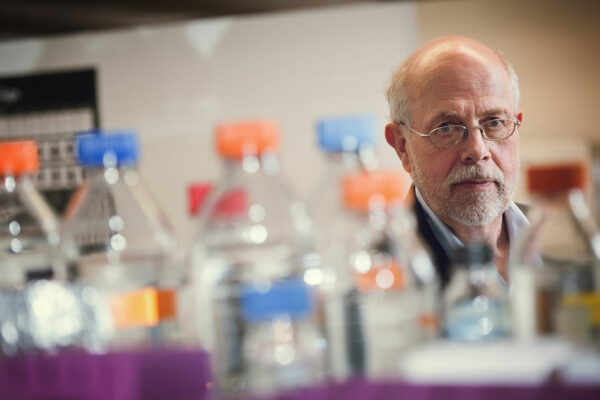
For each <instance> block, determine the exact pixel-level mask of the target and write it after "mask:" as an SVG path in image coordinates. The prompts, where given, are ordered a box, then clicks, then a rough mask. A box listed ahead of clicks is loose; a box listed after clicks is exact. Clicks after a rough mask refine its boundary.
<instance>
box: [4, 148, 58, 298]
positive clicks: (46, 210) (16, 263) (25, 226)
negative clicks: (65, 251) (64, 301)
mask: <svg viewBox="0 0 600 400" xmlns="http://www.w3.org/2000/svg"><path fill="white" fill-rule="evenodd" d="M38 167H39V158H38V147H37V144H36V143H35V142H34V141H13V142H0V179H2V186H1V187H0V205H1V209H0V245H1V250H2V251H1V253H0V285H2V286H7V285H15V286H19V287H22V286H23V285H25V283H27V282H28V281H30V280H35V279H41V278H51V277H55V278H57V279H59V280H66V278H67V270H66V266H65V263H64V261H63V259H62V258H61V257H60V250H59V241H60V239H59V238H60V236H59V231H60V227H59V221H58V218H57V217H56V215H55V214H54V212H53V211H52V209H51V208H50V207H49V206H48V204H47V203H46V201H45V200H44V198H43V197H42V195H41V194H40V193H39V192H38V191H37V189H36V187H35V180H34V175H35V174H36V172H37V171H38Z"/></svg>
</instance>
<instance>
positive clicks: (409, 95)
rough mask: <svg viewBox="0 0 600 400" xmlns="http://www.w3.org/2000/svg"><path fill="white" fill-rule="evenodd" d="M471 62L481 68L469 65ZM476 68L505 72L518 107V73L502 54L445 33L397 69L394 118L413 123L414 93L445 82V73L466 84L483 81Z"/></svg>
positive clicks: (393, 89) (391, 93) (392, 94)
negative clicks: (476, 72)
mask: <svg viewBox="0 0 600 400" xmlns="http://www.w3.org/2000/svg"><path fill="white" fill-rule="evenodd" d="M469 66H471V67H473V66H478V67H481V68H467V67H469ZM474 70H479V71H486V72H492V73H495V74H496V75H503V76H504V77H505V78H506V82H507V84H508V85H510V86H511V90H512V97H513V99H514V106H515V107H517V105H518V100H519V88H518V81H517V76H516V74H515V72H514V70H513V69H512V67H511V65H510V64H509V63H508V62H507V61H506V60H505V59H504V58H503V57H502V56H501V55H500V54H498V53H497V52H495V51H493V50H491V49H490V48H489V47H487V46H486V45H484V44H483V43H481V42H479V41H477V40H473V39H471V38H467V37H464V36H442V37H440V38H437V39H434V40H432V41H430V42H428V43H426V44H425V45H423V46H422V47H420V48H419V49H417V50H416V51H415V52H414V53H413V54H411V56H410V57H408V58H407V59H406V60H405V61H404V63H403V64H402V65H401V66H400V68H398V70H396V72H395V73H394V75H393V77H392V82H391V84H390V86H389V88H388V91H387V98H388V102H389V105H390V113H391V118H392V120H393V121H394V122H400V121H404V122H409V123H410V121H411V113H412V108H411V106H412V105H413V104H414V102H415V96H417V95H418V93H419V92H421V91H422V90H424V89H425V88H426V87H427V86H428V85H433V84H436V85H439V84H440V82H442V83H443V82H444V79H440V78H443V76H444V75H445V76H446V77H447V78H448V79H452V80H453V82H454V83H456V82H457V81H458V83H461V84H462V83H464V85H465V87H467V86H473V85H477V84H480V83H481V82H484V81H485V77H484V76H473V71H474ZM467 71H469V72H467ZM463 81H464V82H463Z"/></svg>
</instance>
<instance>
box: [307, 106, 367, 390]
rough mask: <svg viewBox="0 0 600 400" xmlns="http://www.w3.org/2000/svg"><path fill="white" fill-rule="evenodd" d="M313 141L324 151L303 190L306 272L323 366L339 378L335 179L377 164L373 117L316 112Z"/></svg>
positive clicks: (344, 370) (343, 367) (342, 369)
mask: <svg viewBox="0 0 600 400" xmlns="http://www.w3.org/2000/svg"><path fill="white" fill-rule="evenodd" d="M316 133H317V143H318V146H319V149H320V150H321V151H322V152H323V154H324V156H325V157H324V159H325V167H324V168H323V171H322V173H321V174H320V177H318V178H317V181H316V184H315V186H314V188H312V190H311V192H310V193H309V195H308V199H307V201H308V209H309V212H310V215H311V218H312V220H313V221H314V229H313V232H314V248H315V250H316V253H315V255H316V257H315V260H314V261H315V263H314V267H313V268H311V269H310V271H311V273H310V275H308V276H309V277H310V278H311V279H312V281H314V283H315V284H318V286H319V289H320V290H319V292H317V296H318V297H319V301H318V302H317V307H322V308H323V310H322V311H320V312H319V315H325V314H326V315H327V316H328V318H327V319H326V320H324V321H321V325H322V327H323V330H324V332H325V334H326V336H327V342H328V352H329V357H328V361H329V363H330V365H329V372H330V374H331V376H332V377H333V378H336V379H344V378H345V377H346V376H347V375H348V367H347V363H346V357H345V347H344V332H345V330H344V315H343V313H342V312H340V310H342V309H343V307H342V305H341V303H339V302H341V301H342V296H341V294H340V293H338V290H340V287H339V285H337V284H336V271H335V262H336V261H335V260H337V259H339V258H340V257H343V254H342V252H343V248H342V246H340V245H339V240H338V239H339V236H340V231H339V227H338V226H337V225H336V224H335V223H334V221H337V220H341V219H343V217H344V209H343V207H341V199H342V192H341V185H339V184H338V183H339V182H340V181H341V180H342V178H343V177H344V176H345V175H346V174H348V173H353V172H356V171H360V170H373V169H375V168H377V164H378V162H377V157H376V155H375V145H376V138H377V133H378V124H377V119H376V118H375V117H373V116H370V115H346V116H333V117H325V118H321V119H320V120H318V121H317V124H316Z"/></svg>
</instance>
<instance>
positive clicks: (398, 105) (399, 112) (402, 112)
mask: <svg viewBox="0 0 600 400" xmlns="http://www.w3.org/2000/svg"><path fill="white" fill-rule="evenodd" d="M495 53H496V55H497V56H498V57H499V58H500V60H501V61H502V64H503V65H504V68H505V69H506V72H507V73H508V78H509V80H510V86H511V87H512V92H513V100H514V105H515V107H517V105H518V104H519V98H520V92H519V78H518V77H517V73H516V72H515V69H514V68H513V66H512V65H511V63H510V62H508V60H507V59H506V57H504V55H503V54H502V53H501V52H499V51H496V52H495ZM409 72H410V68H409V65H408V63H406V62H404V63H403V64H402V65H401V66H400V67H399V68H398V69H397V70H396V71H395V72H394V74H393V75H392V81H391V83H390V86H389V87H388V89H387V91H386V97H387V101H388V104H389V106H390V117H391V119H392V122H396V123H398V122H401V121H402V122H406V123H408V124H409V125H410V123H411V121H410V114H411V109H410V103H411V101H412V99H411V98H410V94H409V90H408V88H407V86H406V80H407V78H408V74H409Z"/></svg>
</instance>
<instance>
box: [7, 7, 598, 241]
mask: <svg viewBox="0 0 600 400" xmlns="http://www.w3.org/2000/svg"><path fill="white" fill-rule="evenodd" d="M598 17H600V5H598V3H596V2H592V1H587V0H574V1H569V2H564V1H559V0H506V1H502V2H498V1H491V0H490V1H481V0H479V1H477V0H460V1H459V0H446V1H422V2H399V3H395V2H383V3H368V4H352V5H342V6H332V7H326V8H319V9H307V10H300V11H287V12H277V13H265V14H259V15H252V16H237V17H220V18H210V19H200V20H194V21H191V22H177V23H169V24H161V25H154V26H152V25H148V26H145V27H136V28H126V29H119V30H112V31H105V32H99V33H90V32H88V33H79V34H69V35H63V36H53V37H48V38H44V37H42V38H30V39H18V40H4V41H1V42H0V75H1V76H6V75H13V74H24V73H30V72H37V71H49V70H61V69H68V68H78V67H89V66H92V67H95V68H96V70H97V72H98V92H99V105H100V115H101V125H102V126H103V127H104V128H107V129H111V128H130V129H134V130H136V131H138V132H139V133H140V137H141V142H142V151H143V159H142V163H141V166H140V170H141V173H142V175H143V177H144V180H145V182H146V184H148V186H150V188H151V190H152V191H153V193H154V195H155V197H156V198H157V200H158V202H159V204H160V205H161V206H162V207H163V208H164V209H165V211H166V212H167V214H168V216H169V218H170V219H171V221H172V222H173V225H174V227H175V229H176V231H177V233H178V236H179V239H180V240H181V242H182V243H183V244H185V243H186V242H187V240H188V239H189V237H190V235H191V232H192V231H193V224H192V222H191V221H190V219H189V217H188V216H187V214H186V213H187V207H186V186H187V185H188V184H189V183H191V182H197V181H206V180H211V181H214V180H216V179H218V177H219V171H220V164H219V162H218V158H217V156H216V155H215V154H214V151H213V148H214V147H213V140H212V130H213V128H214V126H215V124H216V123H219V122H221V121H227V120H232V119H240V118H248V117H270V118H274V119H276V120H278V121H279V122H280V124H281V127H282V132H283V140H282V149H281V153H282V162H283V168H284V171H285V173H286V176H287V177H288V179H289V180H290V181H291V182H292V184H293V185H294V188H295V189H296V191H297V192H298V193H299V194H301V195H304V194H306V193H307V191H308V190H309V188H310V187H311V185H312V184H313V183H314V182H315V180H316V176H317V175H318V174H319V171H320V169H321V168H323V162H322V159H321V157H320V154H319V153H318V150H317V146H316V143H315V139H314V138H315V135H314V122H315V120H316V119H317V118H319V117H321V116H326V115H333V114H347V113H371V114H374V115H376V116H377V117H378V118H379V119H380V124H381V141H380V146H379V155H380V157H381V161H382V164H383V165H384V166H385V167H386V168H397V169H399V168H401V165H400V162H399V160H398V159H397V158H396V155H395V153H394V151H393V150H392V149H391V148H389V147H388V146H387V145H386V144H385V141H384V138H383V127H384V125H385V123H386V122H387V121H388V110H387V104H386V102H385V97H384V92H385V89H386V85H387V82H388V80H389V78H390V75H391V73H392V71H393V69H394V67H396V66H397V65H398V64H399V63H400V62H401V61H402V60H403V59H404V58H405V57H406V56H407V55H408V54H410V52H412V51H413V50H414V49H416V48H417V47H418V46H419V45H421V44H423V43H425V42H426V41H428V40H430V39H432V38H434V37H437V36H439V35H443V34H462V35H467V36H471V37H474V38H476V39H479V40H481V41H483V42H484V43H486V44H488V45H489V46H490V47H492V48H496V49H499V50H501V51H502V52H503V53H504V54H505V55H506V56H507V58H508V59H509V60H510V61H511V62H512V64H513V65H514V67H515V69H516V71H517V73H518V75H519V79H520V83H521V106H522V108H523V110H524V123H523V126H522V128H521V142H522V167H524V166H526V165H527V164H528V163H529V162H531V161H539V160H567V159H589V155H588V154H589V143H590V142H591V141H592V140H600V132H598V125H599V124H598V122H597V117H596V115H597V114H598V113H597V111H596V110H597V108H598V106H599V105H600V77H599V73H598V71H600V26H599V25H598V24H597V19H598ZM517 198H518V200H525V201H526V200H527V198H526V195H525V193H524V190H523V187H522V186H521V187H519V189H518V193H517Z"/></svg>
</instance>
